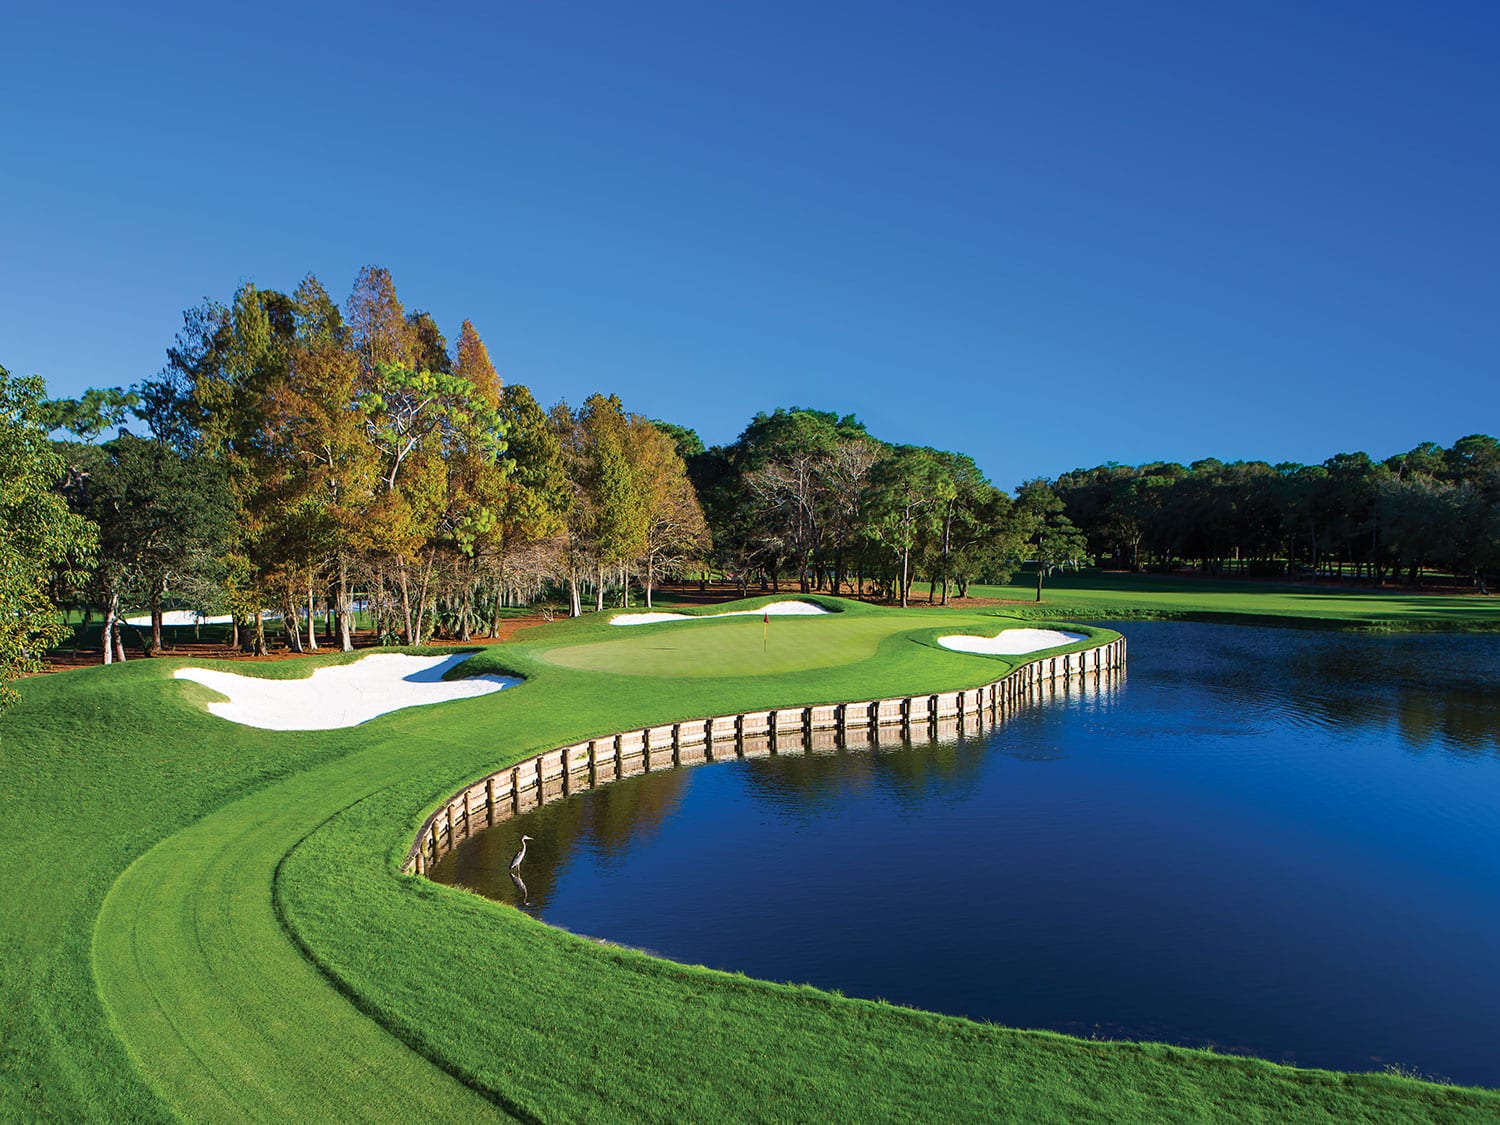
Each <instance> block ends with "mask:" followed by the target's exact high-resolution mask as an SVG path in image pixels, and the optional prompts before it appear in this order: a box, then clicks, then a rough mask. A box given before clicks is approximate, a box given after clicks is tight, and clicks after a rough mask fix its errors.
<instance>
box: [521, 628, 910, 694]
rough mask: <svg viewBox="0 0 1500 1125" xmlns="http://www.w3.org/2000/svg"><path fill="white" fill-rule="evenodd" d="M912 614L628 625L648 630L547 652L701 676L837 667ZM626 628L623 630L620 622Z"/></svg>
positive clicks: (579, 661) (588, 664)
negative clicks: (895, 619)
mask: <svg viewBox="0 0 1500 1125" xmlns="http://www.w3.org/2000/svg"><path fill="white" fill-rule="evenodd" d="M913 624H918V622H915V621H905V622H902V621H899V620H898V622H892V621H891V619H890V618H889V617H854V616H852V615H845V614H839V615H837V616H834V615H829V616H828V617H774V618H772V619H771V621H770V623H769V624H766V623H764V622H762V621H761V619H760V618H758V617H736V618H731V619H728V620H723V621H713V622H707V621H705V622H695V621H673V622H668V623H666V624H661V625H636V626H631V627H630V629H631V632H632V633H635V632H636V631H637V630H645V629H650V630H651V632H650V633H649V634H642V635H636V636H624V637H619V638H611V639H609V640H607V641H595V642H593V643H591V644H580V645H571V646H569V647H566V648H557V649H553V650H552V651H551V652H549V653H547V654H546V656H545V659H546V660H547V661H548V662H549V663H552V664H560V665H562V666H563V667H564V668H576V669H577V670H579V671H581V672H617V673H621V674H623V675H627V676H670V677H673V678H678V679H680V678H684V677H694V678H705V677H714V678H718V677H723V676H767V675H779V674H781V673H783V672H803V671H807V670H809V669H812V668H834V667H837V666H839V665H841V664H853V663H855V662H856V661H860V660H868V659H869V658H870V657H872V656H874V655H875V650H876V649H877V648H878V647H879V645H880V642H881V641H882V640H884V639H885V638H886V637H889V636H891V635H892V633H894V632H897V631H899V630H900V628H901V627H902V626H905V627H908V628H909V627H910V626H911V625H913ZM622 631H623V630H622Z"/></svg>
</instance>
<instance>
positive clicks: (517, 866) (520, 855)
mask: <svg viewBox="0 0 1500 1125" xmlns="http://www.w3.org/2000/svg"><path fill="white" fill-rule="evenodd" d="M530 839H531V837H530V836H522V837H521V850H520V851H518V852H517V853H516V855H515V858H514V859H512V860H511V861H510V869H511V870H512V871H519V870H521V861H522V860H523V859H525V858H526V841H527V840H530Z"/></svg>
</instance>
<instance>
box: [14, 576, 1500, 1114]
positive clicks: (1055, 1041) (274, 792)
mask: <svg viewBox="0 0 1500 1125" xmlns="http://www.w3.org/2000/svg"><path fill="white" fill-rule="evenodd" d="M782 596H783V597H784V596H785V595H782ZM766 600H770V599H766ZM842 608H843V609H844V612H843V613H840V614H839V615H837V616H833V617H828V618H818V619H808V620H804V621H798V622H795V624H796V625H797V626H799V627H800V626H804V625H806V626H813V625H818V626H823V627H825V628H826V629H827V630H830V631H831V632H830V633H828V634H825V636H827V637H835V638H836V637H838V636H839V635H841V634H844V639H843V640H842V641H839V640H826V639H825V640H824V641H821V642H819V644H820V646H821V651H820V653H819V655H818V657H817V659H816V661H814V662H813V663H812V664H809V663H808V661H807V660H806V659H805V658H802V657H797V658H796V659H790V660H788V661H786V662H785V663H784V665H783V666H781V667H769V666H768V667H766V668H762V669H759V670H758V673H759V674H753V675H747V674H743V673H739V674H736V673H735V670H734V669H732V668H731V669H725V668H714V669H707V671H708V672H709V673H711V674H703V675H698V676H690V677H683V676H677V675H664V674H661V673H660V672H652V673H650V674H642V672H641V669H640V666H639V664H640V661H641V660H646V659H650V660H658V661H665V662H667V664H669V665H670V664H671V663H672V662H673V661H678V660H681V659H683V656H682V653H683V650H684V648H686V649H695V648H697V647H698V646H701V645H703V644H704V643H706V642H705V641H704V636H705V634H703V633H695V632H694V631H695V630H719V629H726V628H727V629H739V630H743V631H745V632H744V637H748V638H750V642H749V643H748V644H747V643H746V642H745V640H744V637H738V638H736V642H737V643H739V644H741V645H742V646H743V647H749V648H751V649H753V647H754V644H755V643H759V642H760V640H761V637H762V630H763V626H762V623H761V621H760V620H759V618H756V617H752V618H744V619H738V620H735V621H732V622H714V623H670V624H664V625H651V626H640V627H635V628H632V629H630V630H624V629H619V628H612V627H610V626H608V625H606V624H605V623H604V622H603V621H600V620H592V619H587V618H586V619H584V620H582V621H577V622H561V623H558V624H557V625H554V626H548V627H546V628H544V629H539V630H536V631H534V632H533V633H531V634H528V635H527V640H526V642H525V643H512V644H508V645H505V646H503V647H500V648H496V649H491V650H487V651H486V652H484V653H482V654H480V655H479V656H478V657H476V659H475V660H474V661H472V662H471V663H472V664H473V665H475V668H474V669H472V670H493V669H499V668H503V669H504V670H507V671H516V672H520V673H522V674H523V675H526V676H527V677H528V679H527V682H526V683H525V684H523V685H521V686H519V687H516V688H511V689H507V690H506V691H504V692H500V693H498V694H496V695H492V696H486V697H483V698H479V699H473V700H464V701H458V702H454V703H448V704H443V705H440V706H436V707H431V708H421V709H413V710H408V711H405V712H397V713H395V714H392V715H389V716H385V717H383V718H381V719H377V720H374V721H372V722H370V723H367V724H365V725H363V726H361V727H358V728H353V729H349V730H342V731H326V732H308V733H293V732H272V731H258V730H252V729H249V728H244V727H239V726H235V725H233V724H230V723H227V722H224V721H222V720H219V719H216V718H214V717H213V716H210V715H208V714H207V713H206V712H205V711H203V710H202V703H203V702H204V701H205V700H206V699H208V698H209V697H210V695H209V693H208V692H207V691H206V690H205V689H203V688H201V687H199V686H198V685H195V684H191V683H185V682H182V681H175V680H172V679H171V678H170V677H171V672H172V670H173V669H174V668H175V667H178V666H180V665H181V664H182V663H183V662H181V661H170V660H157V661H132V662H130V663H129V664H127V665H124V666H115V667H112V668H100V669H84V670H79V671H71V672H65V673H60V674H57V675H54V676H50V677H43V678H39V679H35V680H31V681H28V682H27V683H26V684H24V685H23V688H22V696H23V698H22V702H21V704H19V705H18V706H17V708H16V709H15V710H14V711H12V712H11V713H9V714H8V715H7V716H6V717H5V719H4V720H3V721H0V738H3V744H0V745H3V755H4V756H3V765H0V770H3V786H0V838H3V839H4V841H5V842H6V844H7V845H8V850H9V851H10V854H11V855H12V856H13V857H20V858H19V859H14V858H13V862H12V865H11V870H12V878H11V879H10V880H9V886H10V889H11V901H10V903H9V904H8V909H7V911H6V912H5V914H4V916H3V918H0V937H3V940H4V943H5V948H6V949H7V950H8V951H10V956H9V957H8V958H7V967H6V969H5V971H4V973H3V975H0V1012H3V1015H0V1020H3V1021H4V1022H3V1025H0V1026H3V1031H4V1035H3V1048H0V1049H3V1052H4V1057H3V1065H0V1107H3V1111H4V1115H5V1116H7V1117H12V1118H23V1119H24V1118H35V1117H44V1116H45V1117H61V1118H94V1119H99V1118H108V1119H112V1120H153V1119H158V1118H161V1119H165V1118H168V1117H171V1116H179V1117H184V1118H188V1119H193V1120H200V1119H218V1118H221V1117H229V1116H248V1117H253V1118H270V1117H278V1118H291V1119H322V1118H328V1117H353V1116H359V1117H362V1118H364V1119H370V1120H386V1119H389V1120H397V1119H405V1120H409V1119H411V1118H412V1117H413V1116H414V1115H415V1116H421V1117H424V1118H425V1117H440V1116H445V1115H450V1114H477V1115H479V1116H497V1117H498V1116H507V1115H512V1116H518V1117H522V1118H540V1119H547V1120H557V1119H570V1118H578V1117H594V1118H603V1119H621V1118H634V1119H657V1120H660V1119H666V1118H674V1119H682V1118H694V1119H707V1118H724V1117H729V1118H737V1117H743V1116H745V1115H746V1114H751V1115H755V1116H761V1117H766V1118H787V1119H815V1118H817V1119H825V1118H828V1117H834V1116H836V1117H839V1118H856V1119H874V1118H880V1119H889V1118H892V1117H897V1118H910V1117H943V1118H983V1119H988V1120H993V1119H995V1118H1004V1117H1020V1118H1027V1119H1033V1120H1035V1119H1054V1120H1062V1119H1067V1120H1076V1119H1081V1118H1096V1119H1105V1118H1109V1119H1115V1120H1120V1119H1131V1120H1147V1119H1172V1120H1181V1119H1218V1120H1222V1119H1225V1118H1229V1117H1232V1118H1235V1119H1244V1120H1255V1119H1263V1120H1287V1119H1295V1118H1308V1119H1311V1118H1315V1117H1316V1118H1320V1119H1330V1118H1333V1119H1339V1120H1346V1119H1347V1120H1379V1119H1389V1120H1409V1119H1412V1118H1414V1117H1416V1118H1430V1119H1447V1120H1464V1119H1476V1120H1477V1119H1481V1118H1484V1117H1490V1118H1493V1117H1494V1116H1495V1115H1496V1114H1497V1113H1500V1095H1495V1094H1492V1093H1488V1092H1484V1091H1476V1090H1468V1089H1458V1088H1452V1087H1441V1086H1433V1085H1428V1084H1423V1083H1419V1082H1413V1081H1409V1080H1406V1079H1401V1078H1395V1077H1388V1076H1348V1075H1337V1074H1331V1073H1327V1072H1319V1071H1305V1070H1295V1069H1292V1068H1287V1067H1282V1066H1276V1065H1272V1064H1268V1063H1262V1062H1258V1061H1255V1060H1245V1059H1236V1058H1225V1057H1220V1056H1215V1055H1212V1054H1209V1053H1207V1052H1200V1051H1186V1050H1181V1049H1175V1048H1169V1047H1162V1046H1153V1045H1136V1044H1113V1043H1093V1042H1087V1041H1081V1040H1076V1039H1071V1038H1067V1037H1064V1036H1058V1035H1052V1034H1048V1033H1040V1032H1024V1031H1015V1030H1009V1029H1004V1028H997V1027H993V1026H989V1025H981V1024H975V1023H971V1022H969V1021H965V1020H960V1019H955V1018H951V1017H944V1016H937V1015H932V1014H929V1013H922V1012H913V1011H909V1010H905V1009H899V1008H894V1007H890V1006H886V1005H880V1004H875V1003H869V1002H864V1001H855V1000H848V999H843V998H839V997H835V996H832V995H830V994H827V993H823V992H819V991H817V990H815V989H810V988H801V987H787V986H782V985H776V984H771V983H766V982H759V981H753V980H749V979H746V978H744V977H739V976H734V975H731V974H724V973H717V972H712V971H709V970H705V969H696V968H691V967H686V966H681V965H677V964H674V963H670V962H664V961H659V960H655V959H652V958H649V957H645V956H643V955H641V954H638V953H634V952H631V951H629V950H624V949H619V948H615V947H612V946H608V945H601V944H599V943H596V942H591V941H588V940H585V939H583V938H580V937H576V936H574V935H569V934H566V933H563V932H560V931H557V930H554V929H551V928H549V927H546V926H543V925H541V924H539V923H537V922H535V921H534V920H532V919H530V918H528V917H526V916H525V915H522V914H520V913H518V912H516V911H512V910H509V909H507V908H505V907H502V906H499V905H497V904H494V903H490V902H488V901H486V900H482V899H479V898H476V897H474V896H470V895H467V894H464V893H462V892H458V891H454V890H452V889H449V888H445V887H440V886H437V885H434V884H431V883H428V882H426V881H425V880H422V879H416V878H407V877H402V876H399V875H398V874H396V867H397V864H398V862H399V859H400V857H401V855H402V854H403V853H404V851H405V849H406V846H407V845H408V843H409V842H410V838H411V834H412V833H413V832H414V831H415V829H416V827H417V825H418V824H419V823H420V821H421V819H422V817H423V816H424V815H425V813H426V812H427V811H428V809H429V808H430V807H431V806H432V805H433V804H434V803H435V802H436V801H438V800H440V799H441V798H442V797H444V796H446V795H447V794H448V793H449V792H451V791H452V790H453V789H454V788H456V787H457V786H458V785H459V784H461V783H462V782H464V781H466V780H468V779H470V778H472V777H475V776H478V775H479V774H481V773H483V772H485V771H487V770H489V769H493V768H495V767H497V766H499V765H502V764H504V763H506V762H508V761H513V760H518V759H520V758H522V757H525V756H527V755H529V754H531V753H534V752H536V751H537V750H540V749H545V748H546V747H548V746H552V745H557V744H560V743H565V742H569V741H575V740H578V739H581V738H585V737H589V736H591V735H597V734H604V733H609V732H612V731H615V730H618V729H622V728H627V727H633V726H644V725H647V724H654V723H661V722H669V721H673V720H675V719H682V718H689V717H693V716H696V715H706V714H710V713H722V712H729V711H735V710H748V709H755V708H760V707H767V706H774V705H795V704H811V703H818V702H827V701H832V700H839V699H850V698H869V697H872V696H878V695H897V694H911V693H914V692H920V691H929V690H937V689H939V688H959V687H968V686H973V685H977V684H979V683H982V682H986V681H988V680H991V679H994V678H996V677H997V676H998V675H1000V674H1001V673H1002V672H1003V670H1004V669H1005V668H1007V667H1009V666H1011V665H1013V664H1014V663H1016V662H1018V661H1019V659H1020V658H999V657H978V656H971V655H966V654H961V653H953V652H949V651H947V650H943V649H938V648H935V647H933V646H932V645H931V644H930V643H928V642H929V641H930V638H931V636H933V635H934V634H935V632H937V631H945V630H947V629H949V628H951V629H952V630H953V631H964V632H980V633H983V632H993V631H994V629H995V628H996V627H997V625H999V624H1000V622H997V621H996V620H995V619H994V617H993V616H988V615H983V614H979V613H953V612H950V611H926V610H915V611H907V612H905V613H902V612H899V611H889V610H879V609H874V608H871V607H866V606H859V605H853V604H851V603H842ZM793 623H794V622H793V621H792V619H776V618H773V619H772V620H771V622H770V626H769V630H768V631H769V634H770V640H769V646H768V648H770V647H773V646H775V645H777V644H778V642H779V641H786V640H791V641H797V635H796V634H795V633H793V632H791V631H788V630H787V629H785V628H784V627H785V626H788V625H791V624H793ZM620 634H628V635H627V636H621V635H620ZM622 644H623V646H624V647H613V648H610V651H609V652H608V653H607V654H606V657H607V659H606V658H601V657H598V656H597V655H595V656H593V657H590V658H589V659H588V660H586V661H585V663H587V664H589V667H586V668H579V667H570V666H569V665H568V657H567V656H566V650H567V649H569V648H573V647H575V646H580V647H583V646H595V645H605V646H619V645H622ZM800 648H801V642H797V644H796V645H794V647H793V650H792V651H797V650H799V649H800ZM445 651H447V652H451V651H452V650H445ZM632 653H634V656H632ZM698 655H699V656H700V657H701V653H699V654H698ZM767 655H769V653H768V654H767ZM341 659H345V658H341V657H322V658H317V660H316V661H312V662H296V663H280V664H271V665H257V666H255V667H254V668H253V669H250V668H246V667H245V666H244V665H238V666H234V670H235V671H239V672H247V671H254V672H255V673H256V674H267V675H274V676H284V675H295V674H301V673H303V672H305V671H306V670H308V669H310V668H311V667H312V666H315V664H321V663H327V662H330V661H333V660H341ZM697 666H698V668H699V670H700V671H702V670H705V669H704V668H703V666H702V664H701V663H700V664H698V665H697ZM725 858H726V862H732V859H731V858H730V857H725Z"/></svg>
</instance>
